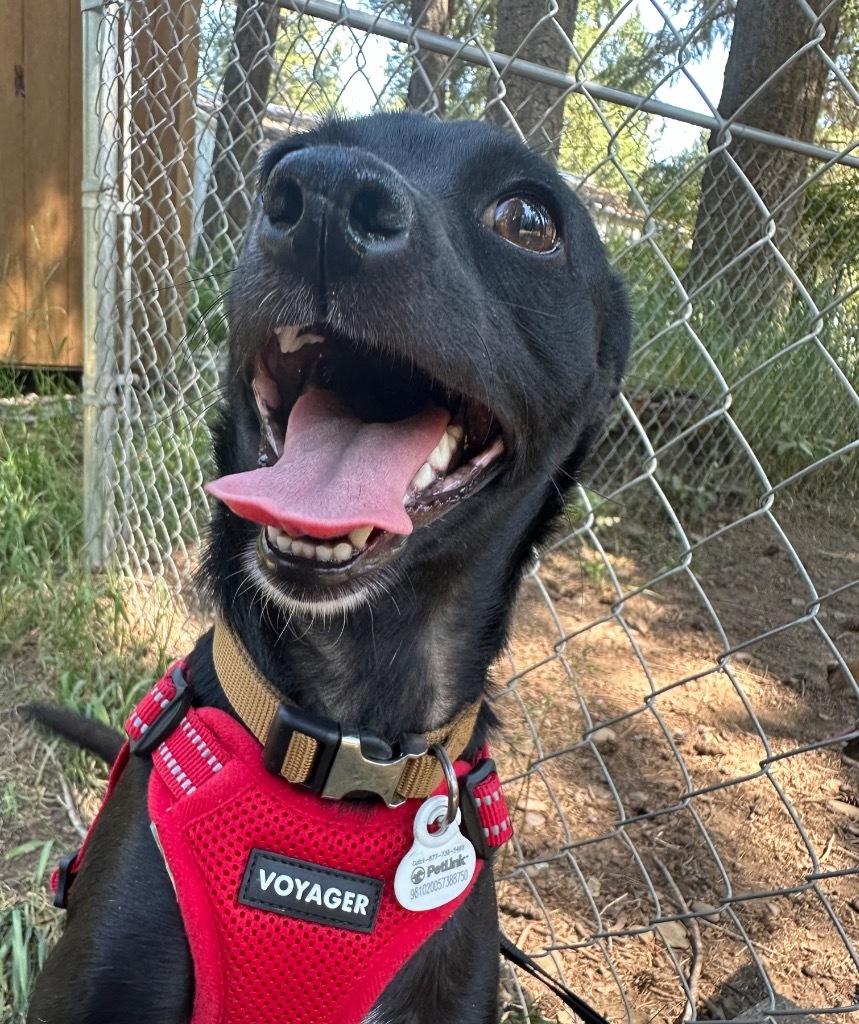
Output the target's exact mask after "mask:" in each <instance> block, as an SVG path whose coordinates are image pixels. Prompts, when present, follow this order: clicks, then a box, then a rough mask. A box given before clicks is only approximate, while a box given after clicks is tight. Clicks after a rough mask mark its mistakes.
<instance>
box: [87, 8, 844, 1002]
mask: <svg viewBox="0 0 859 1024" xmlns="http://www.w3.org/2000/svg"><path fill="white" fill-rule="evenodd" d="M84 6H85V11H84V18H85V39H86V40H87V42H86V43H85V46H87V47H89V50H88V52H89V59H88V60H86V61H85V63H86V67H87V75H88V84H87V89H88V96H87V97H85V103H84V107H85V110H86V111H88V112H89V121H88V127H87V135H86V141H87V146H88V153H89V158H91V160H90V166H91V167H92V168H94V170H95V173H94V175H93V177H91V178H89V179H88V180H87V183H86V185H85V199H86V201H87V203H88V207H87V208H88V209H89V211H90V214H91V216H90V219H89V221H88V228H87V230H88V234H87V238H86V253H87V260H88V267H87V275H88V276H87V279H88V280H90V281H92V282H93V283H94V285H95V287H94V289H93V291H92V293H91V296H90V298H89V303H90V304H89V307H88V314H87V315H88V327H87V330H88V344H90V349H89V352H88V356H87V378H86V417H87V425H88V431H89V434H88V438H89V440H88V462H87V467H88V468H87V481H86V488H87V508H88V519H87V525H88V529H89V535H90V537H91V548H90V549H91V552H92V556H93V558H94V560H95V561H96V562H100V561H103V560H105V559H107V558H115V559H116V560H117V561H118V562H119V564H120V565H121V566H122V567H123V568H124V569H126V570H128V571H129V572H130V573H132V574H134V575H135V576H136V577H137V578H138V579H142V578H148V579H155V580H165V581H166V582H167V583H168V584H169V585H170V586H171V587H172V588H174V591H175V593H176V594H177V595H178V594H179V590H180V587H181V585H182V583H183V581H184V580H185V579H186V578H187V570H188V569H189V568H191V567H193V562H194V557H195V552H196V549H197V546H198V544H199V541H200V533H201V530H202V527H203V525H204V523H205V520H206V514H207V513H206V504H205V501H204V498H203V495H202V491H201V485H202V482H203V479H204V478H205V476H206V473H207V463H206V459H207V451H208V449H207V435H206V426H205V422H206V419H205V418H206V413H207V410H208V408H209V407H210V406H211V405H212V404H213V402H214V401H215V399H216V397H217V391H216V389H217V378H218V366H219V364H220V362H221V356H222V342H223V339H224V336H225V333H226V326H225V323H224V309H223V296H224V290H225V287H226V284H227V280H228V273H229V269H230V267H231V266H232V264H233V262H234V260H235V256H236V251H237V247H238V246H239V244H240V239H241V234H242V229H243V227H244V225H245V223H246V220H247V217H248V212H249V203H250V192H251V181H252V177H253V167H254V164H255V162H256V160H257V158H258V156H259V154H260V152H261V150H262V149H263V148H264V146H265V145H266V143H267V141H268V140H270V139H272V138H275V137H277V136H279V135H281V134H282V133H284V132H293V131H297V130H301V129H302V128H304V127H306V126H307V125H308V124H312V123H313V121H314V119H315V118H317V117H319V116H320V115H324V114H325V113H327V112H328V111H329V110H332V109H334V110H337V111H339V112H341V113H346V114H352V113H360V112H366V111H369V110H371V109H375V108H378V107H382V108H392V107H397V106H402V105H404V104H408V105H411V106H412V107H415V108H417V109H422V110H425V111H426V112H428V113H429V114H432V115H437V116H442V117H449V118H456V117H465V116H480V117H487V118H492V119H494V120H496V121H498V122H500V123H502V124H504V125H506V126H508V127H509V128H510V129H511V130H513V131H515V132H518V133H519V134H520V135H522V136H523V137H524V138H525V139H526V140H527V141H528V142H529V143H530V144H531V145H533V146H535V147H536V148H538V149H540V150H542V151H544V152H545V153H547V155H548V156H549V157H550V158H551V159H553V160H555V161H557V163H558V165H559V166H560V168H561V169H562V170H563V171H564V172H566V173H567V174H568V175H569V180H570V185H571V187H572V188H574V189H576V190H577V191H578V193H579V194H580V196H581V197H582V198H583V200H584V201H585V203H586V204H587V205H588V206H589V208H590V209H591V212H592V213H593V215H594V218H595V220H596V222H597V224H598V226H599V228H600V230H601V232H602V234H603V236H604V237H605V239H606V243H607V245H608V247H609V249H610V251H611V253H612V256H613V258H614V261H615V263H616V265H617V266H618V267H619V268H620V270H621V271H622V272H623V273H624V275H625V276H626V278H627V280H628V282H629V285H630V289H631V292H632V296H633V301H634V307H635V311H636V314H635V315H636V321H635V351H634V356H633V361H632V365H631V367H630V371H629V375H628V379H627V383H626V388H625V393H624V397H623V398H622V401H621V402H620V404H619V407H618V408H617V410H616V412H615V415H614V417H613V419H612V422H611V423H610V424H609V426H608V428H607V431H606V433H605V436H604V438H603V440H602V442H601V444H600V445H599V447H598V450H597V451H596V453H595V456H594V458H593V460H592V463H591V466H590V469H589V471H588V473H587V476H586V479H585V480H584V481H583V486H582V487H580V488H579V489H578V491H577V493H576V495H574V500H573V501H572V503H571V505H570V507H569V528H568V529H567V530H566V532H565V535H564V536H563V537H562V538H561V539H559V540H558V541H557V542H556V543H554V544H553V545H552V547H551V548H550V550H549V551H547V552H544V553H542V554H541V556H540V557H539V558H535V562H534V566H533V569H532V571H531V572H530V574H529V576H528V579H527V580H526V583H525V587H524V591H523V595H522V600H521V604H520V613H519V616H518V618H517V628H516V630H515V632H514V638H513V641H512V643H511V646H510V652H509V662H505V663H504V664H502V665H499V666H498V668H497V671H496V678H497V679H498V680H499V682H503V685H502V686H501V687H500V689H499V693H498V696H497V698H496V704H497V707H498V711H499V713H500V716H501V718H502V720H503V722H504V730H503V733H502V735H501V737H500V739H499V743H498V744H497V746H498V751H497V753H498V757H499V760H500V762H501V765H502V767H503V769H504V772H505V774H506V775H507V777H508V778H509V779H510V782H509V783H508V793H509V798H510V802H511V805H512V806H513V807H515V817H514V821H515V825H516V827H517V838H516V841H515V844H514V849H513V850H512V851H511V852H510V853H509V854H508V855H507V856H506V857H505V858H504V859H503V860H502V862H501V864H500V866H499V875H500V878H501V882H500V897H499V898H500V905H501V912H502V921H503V924H504V927H505V929H506V931H507V932H508V934H509V935H510V936H511V937H512V938H513V939H514V940H516V941H518V942H519V943H520V944H521V945H522V946H524V947H525V948H526V949H527V950H528V951H529V952H531V953H532V954H534V955H537V956H539V957H540V958H541V962H542V963H544V964H546V965H547V966H549V968H550V969H551V970H555V971H557V972H558V973H559V974H561V975H562V976H564V977H565V979H566V981H567V982H568V983H569V984H570V985H571V986H572V987H573V988H574V989H576V990H577V991H579V992H580V993H581V994H582V995H584V996H585V997H586V998H588V999H589V1000H591V1001H592V1002H594V1003H595V1004H597V1005H598V1006H600V1008H602V1009H603V1011H604V1012H606V1013H607V1014H609V1015H610V1016H611V1017H612V1018H614V1019H628V1020H629V1021H631V1022H643V1021H649V1020H659V1021H663V1020H664V1021H676V1020H681V1021H688V1020H705V1019H734V1018H737V1017H738V1015H740V1014H741V1013H743V1012H744V1011H748V1012H747V1015H746V1016H743V1017H742V1019H744V1020H745V1019H749V1020H755V1019H760V1020H763V1019H771V1017H770V1016H768V1015H772V1014H774V1013H775V1014H776V1015H777V1019H782V1020H788V1019H790V1018H791V1015H798V1014H800V1012H802V1011H801V1010H800V1007H801V1008H803V1009H804V1011H805V1012H813V1013H815V1014H819V1015H822V1014H839V1015H843V1017H844V1018H845V1019H847V1017H848V1015H849V1014H851V1013H855V1012H856V1011H857V1009H859V958H857V949H856V943H857V939H859V870H857V867H856V855H857V851H859V765H857V761H856V760H854V758H859V742H857V740H856V736H857V732H856V729H855V725H854V723H855V722H856V720H857V717H859V716H857V705H856V700H857V697H859V687H857V678H856V677H857V669H859V542H857V540H856V529H857V520H856V515H857V512H856V510H857V507H859V503H857V498H858V497H859V397H857V386H859V342H857V334H859V236H857V233H856V227H855V225H856V223H857V221H859V176H857V167H859V153H857V147H859V132H857V124H859V93H857V83H859V75H857V73H856V72H857V69H856V66H855V65H856V60H857V57H856V54H857V52H859V9H857V5H856V3H855V0H843V2H841V0H833V2H826V3H824V2H823V0H808V2H806V0H734V2H728V0H724V2H714V3H707V2H706V0H661V2H660V0H629V2H626V3H623V2H621V0H578V2H575V0H565V2H563V3H562V2H560V0H483V2H481V0H411V3H410V4H409V3H390V2H385V0H360V2H355V3H354V4H352V5H350V6H344V5H341V4H339V3H332V2H329V0H284V2H283V3H282V4H278V3H274V2H269V0H185V2H181V0H170V2H165V3H157V4H156V3H154V2H150V0H125V2H124V3H105V4H103V5H102V4H101V3H94V4H93V3H88V4H85V5H84ZM722 75H724V79H723V80H722ZM845 742H846V748H845ZM506 1010H507V1012H509V1013H510V1014H512V1015H513V1017H511V1019H513V1018H515V1019H518V1020H526V1019H527V1020H532V1021H534V1020H542V1019H556V1018H557V1019H561V1020H564V1019H567V1018H565V1017H564V1012H563V1011H562V1010H561V1009H560V1008H559V1006H557V1005H555V1004H554V1003H553V1001H552V998H551V997H547V996H545V995H541V994H539V993H536V992H533V993H531V992H528V991H527V990H526V986H525V985H524V983H523V984H522V987H520V984H519V983H518V982H517V981H516V979H515V978H513V977H512V976H511V977H510V978H509V979H508V980H507V982H506ZM779 1014H784V1016H779ZM839 1019H840V1018H839Z"/></svg>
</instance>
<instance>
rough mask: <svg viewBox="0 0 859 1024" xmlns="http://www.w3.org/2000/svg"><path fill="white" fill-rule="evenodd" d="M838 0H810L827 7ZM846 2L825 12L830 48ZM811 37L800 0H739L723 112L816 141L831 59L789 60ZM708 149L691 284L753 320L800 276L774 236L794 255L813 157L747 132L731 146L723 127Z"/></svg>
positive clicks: (811, 55)
mask: <svg viewBox="0 0 859 1024" xmlns="http://www.w3.org/2000/svg"><path fill="white" fill-rule="evenodd" d="M829 3H830V0H810V5H811V7H813V8H814V9H815V11H817V12H820V11H822V10H823V9H824V8H826V7H827V6H828V5H829ZM840 7H841V4H840V2H839V3H836V4H833V5H832V6H831V8H830V9H829V10H827V12H826V15H825V17H824V18H823V21H822V24H823V28H824V30H825V32H826V37H825V39H824V40H823V43H822V45H823V47H824V48H825V49H826V51H827V52H831V49H832V41H833V38H834V36H835V34H836V32H837V31H838V20H839V14H840ZM811 38H812V23H811V21H810V20H809V18H808V17H807V16H806V15H805V14H804V13H803V12H802V10H801V9H800V8H799V6H798V4H797V3H796V2H795V0H789V2H788V0H737V9H736V17H735V21H734V30H733V34H732V37H731V48H730V52H729V54H728V62H727V65H726V67H725V83H724V86H723V89H722V98H721V100H720V101H719V113H720V114H721V115H722V117H726V118H728V117H734V116H735V117H736V120H737V121H738V122H740V123H743V124H748V125H751V126H752V127H756V128H762V129H766V130H768V131H771V132H776V133H777V134H780V135H787V136H790V137H791V138H794V139H800V140H802V141H804V142H810V141H812V140H813V138H814V133H815V128H816V125H817V119H818V115H819V113H820V105H821V100H822V98H823V90H824V86H825V84H826V76H827V68H826V65H825V64H824V62H823V60H822V59H821V55H820V53H819V52H818V51H817V50H816V49H815V48H811V49H809V50H808V51H807V52H805V53H803V55H802V56H801V57H799V58H798V59H796V60H794V61H793V62H792V63H790V64H787V63H786V62H787V61H789V60H790V59H791V58H792V57H793V56H794V55H795V54H796V53H797V52H798V51H799V50H801V49H802V47H803V46H805V45H807V44H808V42H809V40H810V39H811ZM759 89H760V92H758V90H759ZM708 148H709V151H710V154H711V155H710V159H709V161H708V163H707V166H706V168H705V171H704V178H703V181H702V183H701V200H700V204H699V207H698V215H697V218H696V223H695V232H694V235H693V241H692V255H691V259H690V264H689V269H688V271H687V275H686V286H687V288H688V290H689V291H690V293H692V292H696V291H697V292H698V294H699V296H700V295H701V294H702V293H703V291H704V290H707V291H709V290H710V289H713V292H711V294H713V293H715V295H717V296H718V302H719V307H720V313H721V314H722V315H725V316H728V317H730V318H731V319H732V320H734V322H737V319H738V318H740V317H741V318H742V319H743V321H744V322H745V323H746V324H748V323H749V322H750V318H751V320H752V321H753V320H755V319H760V318H761V317H763V316H765V315H767V313H769V312H771V311H773V310H783V309H784V307H785V304H786V302H787V301H788V299H789V296H790V278H789V277H788V275H787V274H786V273H785V271H784V269H783V268H782V267H780V266H779V263H778V260H777V259H776V256H775V253H774V251H773V248H772V245H773V244H774V245H775V246H776V248H777V249H778V251H779V252H780V253H781V255H782V256H783V257H784V258H785V259H786V260H787V262H788V263H793V261H794V257H795V255H796V248H797V243H798V240H799V234H800V232H799V229H800V225H801V221H802V212H803V206H804V201H805V196H804V190H803V187H802V186H803V183H804V182H805V179H806V165H807V159H806V157H803V156H801V155H799V154H797V153H791V152H788V151H786V150H783V149H779V148H777V147H775V146H767V145H762V144H760V143H757V142H751V141H749V140H747V139H741V138H739V137H735V138H733V139H732V140H731V142H730V144H729V145H728V146H727V148H722V145H721V143H720V139H719V137H718V133H716V132H713V133H711V135H710V140H709V144H708ZM744 177H745V178H746V179H748V182H746V181H745V180H744ZM749 186H751V187H749ZM761 204H762V205H763V207H765V208H766V209H765V210H764V209H762V205H761ZM770 236H771V238H772V243H771V242H770V241H767V239H768V238H769V237H770ZM717 275H718V276H717ZM693 298H694V295H693Z"/></svg>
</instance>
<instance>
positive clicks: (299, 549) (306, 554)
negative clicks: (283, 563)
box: [292, 540, 316, 558]
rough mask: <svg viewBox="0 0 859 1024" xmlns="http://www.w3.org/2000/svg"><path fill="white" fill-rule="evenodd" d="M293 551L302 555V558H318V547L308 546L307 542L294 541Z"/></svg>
mask: <svg viewBox="0 0 859 1024" xmlns="http://www.w3.org/2000/svg"><path fill="white" fill-rule="evenodd" d="M292 550H293V551H294V552H295V553H296V554H298V555H301V557H302V558H315V557H316V545H315V544H308V543H307V541H306V540H294V541H293V542H292Z"/></svg>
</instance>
